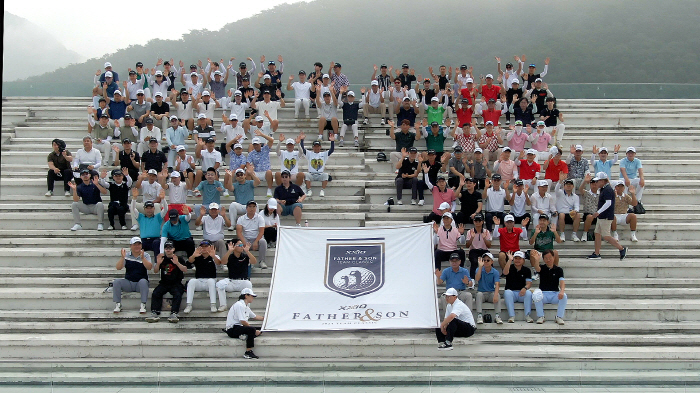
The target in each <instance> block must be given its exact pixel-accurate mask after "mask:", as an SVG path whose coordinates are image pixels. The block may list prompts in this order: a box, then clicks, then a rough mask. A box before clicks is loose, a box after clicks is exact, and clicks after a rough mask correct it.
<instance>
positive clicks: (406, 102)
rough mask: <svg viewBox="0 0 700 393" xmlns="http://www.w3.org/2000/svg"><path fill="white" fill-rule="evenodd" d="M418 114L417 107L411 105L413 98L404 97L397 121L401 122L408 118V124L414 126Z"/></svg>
mask: <svg viewBox="0 0 700 393" xmlns="http://www.w3.org/2000/svg"><path fill="white" fill-rule="evenodd" d="M416 116H417V114H416V109H415V108H414V107H413V105H411V99H410V98H409V97H404V98H403V104H402V105H401V107H400V108H399V113H397V114H396V122H397V123H398V124H401V122H403V121H404V120H408V125H409V126H411V127H413V126H414V125H415V124H416Z"/></svg>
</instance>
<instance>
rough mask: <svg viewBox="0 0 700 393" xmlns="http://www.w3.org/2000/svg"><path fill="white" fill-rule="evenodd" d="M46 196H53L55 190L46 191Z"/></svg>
mask: <svg viewBox="0 0 700 393" xmlns="http://www.w3.org/2000/svg"><path fill="white" fill-rule="evenodd" d="M44 196H46V197H50V196H53V191H46V194H44Z"/></svg>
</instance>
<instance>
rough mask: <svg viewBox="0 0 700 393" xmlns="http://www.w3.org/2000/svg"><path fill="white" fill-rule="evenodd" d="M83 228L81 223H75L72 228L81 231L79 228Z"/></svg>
mask: <svg viewBox="0 0 700 393" xmlns="http://www.w3.org/2000/svg"><path fill="white" fill-rule="evenodd" d="M81 229H83V227H82V225H80V224H75V225H73V228H71V229H70V230H71V231H79V230H81Z"/></svg>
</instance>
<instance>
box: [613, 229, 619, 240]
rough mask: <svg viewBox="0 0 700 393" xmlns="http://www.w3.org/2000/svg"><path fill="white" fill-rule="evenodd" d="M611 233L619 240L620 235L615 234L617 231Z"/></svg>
mask: <svg viewBox="0 0 700 393" xmlns="http://www.w3.org/2000/svg"><path fill="white" fill-rule="evenodd" d="M612 235H613V238H614V239H615V240H620V235H618V234H617V231H613V233H612Z"/></svg>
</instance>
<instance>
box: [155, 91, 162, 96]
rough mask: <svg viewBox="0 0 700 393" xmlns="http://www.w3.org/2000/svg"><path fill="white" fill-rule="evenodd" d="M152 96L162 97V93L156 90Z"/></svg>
mask: <svg viewBox="0 0 700 393" xmlns="http://www.w3.org/2000/svg"><path fill="white" fill-rule="evenodd" d="M154 97H163V93H161V92H159V91H157V92H156V94H154Z"/></svg>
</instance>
